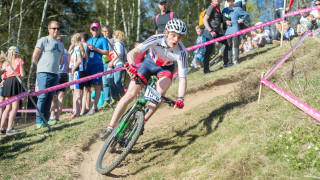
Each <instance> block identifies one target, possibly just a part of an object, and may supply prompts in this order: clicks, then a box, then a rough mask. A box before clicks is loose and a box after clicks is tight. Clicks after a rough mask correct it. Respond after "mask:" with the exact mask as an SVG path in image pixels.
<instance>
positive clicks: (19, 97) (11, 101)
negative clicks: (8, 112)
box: [0, 92, 29, 108]
mask: <svg viewBox="0 0 320 180" xmlns="http://www.w3.org/2000/svg"><path fill="white" fill-rule="evenodd" d="M28 94H29V93H28V92H23V93H20V94H18V95H16V96H13V97H11V98H9V99H7V100H5V101H2V102H0V108H3V107H5V106H6V105H8V104H11V103H13V102H16V101H19V100H20V99H22V98H24V97H26V96H28Z"/></svg>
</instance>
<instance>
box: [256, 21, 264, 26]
mask: <svg viewBox="0 0 320 180" xmlns="http://www.w3.org/2000/svg"><path fill="white" fill-rule="evenodd" d="M262 23H263V22H257V23H256V24H255V26H258V25H260V24H262Z"/></svg>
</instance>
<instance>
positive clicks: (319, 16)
mask: <svg viewBox="0 0 320 180" xmlns="http://www.w3.org/2000/svg"><path fill="white" fill-rule="evenodd" d="M314 5H315V6H319V5H320V0H317V1H315V3H314ZM310 14H311V15H312V17H313V18H314V20H315V22H316V24H317V26H318V27H320V9H316V10H313V11H311V13H310Z"/></svg>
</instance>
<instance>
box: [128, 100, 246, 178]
mask: <svg viewBox="0 0 320 180" xmlns="http://www.w3.org/2000/svg"><path fill="white" fill-rule="evenodd" d="M244 104H247V102H239V101H237V102H231V103H227V104H225V105H223V106H221V107H219V108H218V109H216V110H214V111H212V112H211V113H210V114H209V116H208V117H206V118H204V119H201V120H200V121H199V122H198V123H196V124H195V125H192V126H189V127H188V128H187V129H185V130H183V131H175V133H176V134H175V135H173V136H171V137H166V138H162V139H157V138H154V139H152V140H150V141H148V142H142V143H141V144H143V147H142V148H140V149H137V150H134V151H131V153H133V154H140V153H145V150H146V149H148V148H152V149H153V152H156V151H159V152H161V151H163V150H174V152H173V154H174V155H177V154H178V153H179V152H180V151H181V150H182V149H184V148H186V147H188V146H189V145H190V144H192V143H194V142H195V141H196V140H197V139H198V138H199V137H200V136H203V135H196V134H191V133H190V134H188V133H189V132H190V131H192V130H193V129H196V128H197V127H199V125H200V124H203V125H204V126H205V128H206V134H205V135H209V134H211V133H213V132H214V131H215V130H217V129H218V128H219V125H220V124H221V123H222V122H223V119H224V117H225V114H226V113H227V112H228V111H230V110H232V109H233V108H235V107H238V106H242V105H244ZM215 119H217V123H216V124H215V126H214V127H212V126H213V125H212V124H213V122H214V120H215ZM177 138H178V139H179V142H178V143H177V140H176V139H177ZM181 138H183V139H181ZM181 143H182V145H178V144H181ZM160 154H161V153H160ZM160 154H157V155H155V156H154V157H152V158H150V160H148V161H147V162H145V163H147V165H145V166H143V167H141V168H139V169H137V170H136V171H135V172H133V173H130V175H135V174H137V173H139V172H141V171H142V170H144V169H147V168H149V167H152V165H156V164H159V163H161V159H158V160H156V158H157V157H158V156H159V155H160ZM150 162H153V163H152V164H151V165H150V164H148V163H150Z"/></svg>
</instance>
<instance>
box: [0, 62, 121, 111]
mask: <svg viewBox="0 0 320 180" xmlns="http://www.w3.org/2000/svg"><path fill="white" fill-rule="evenodd" d="M125 69H126V67H120V68H116V69H112V70H110V71H104V72H101V73H97V74H94V75H91V76H87V77H84V78H81V79H78V80H73V81H70V82H66V83H63V84H59V85H56V86H52V87H50V88H47V89H43V90H41V91H37V92H34V93H31V94H29V93H28V92H23V93H21V94H18V95H16V96H13V97H11V98H9V99H7V100H5V101H2V102H0V108H3V107H5V106H6V105H8V104H11V103H13V102H15V101H19V100H20V99H22V98H24V97H26V96H29V97H32V96H38V95H40V94H44V93H48V92H51V91H56V90H58V89H62V88H66V87H68V86H71V85H74V84H79V83H83V82H86V81H90V80H92V79H95V78H99V77H102V76H105V75H108V74H111V73H114V72H118V71H122V70H125Z"/></svg>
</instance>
